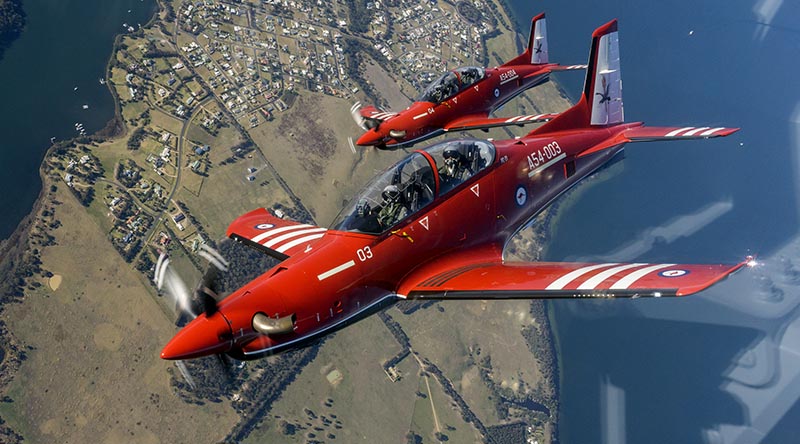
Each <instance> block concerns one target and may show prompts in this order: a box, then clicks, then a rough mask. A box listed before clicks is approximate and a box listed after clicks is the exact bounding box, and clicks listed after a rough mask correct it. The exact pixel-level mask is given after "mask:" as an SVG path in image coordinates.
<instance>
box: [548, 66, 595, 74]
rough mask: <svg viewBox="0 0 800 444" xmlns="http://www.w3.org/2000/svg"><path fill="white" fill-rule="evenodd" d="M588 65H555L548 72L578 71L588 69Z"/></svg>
mask: <svg viewBox="0 0 800 444" xmlns="http://www.w3.org/2000/svg"><path fill="white" fill-rule="evenodd" d="M587 66H588V65H553V66H551V67H549V68H547V69H548V70H550V71H551V72H552V71H576V70H581V69H586V67H587Z"/></svg>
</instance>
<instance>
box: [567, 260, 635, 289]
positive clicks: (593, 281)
mask: <svg viewBox="0 0 800 444" xmlns="http://www.w3.org/2000/svg"><path fill="white" fill-rule="evenodd" d="M642 265H647V264H623V265H619V266H616V267H613V268H609V269H608V270H603V271H602V272H600V273H598V274H596V275H594V276H592V277H591V278H589V279H587V280H586V282H584V283H582V284H581V285H580V286H579V287H578V290H594V289H595V288H596V287H597V286H598V285H600V284H602V283H603V281H605V280H606V279H608V278H610V277H611V276H614V275H615V274H617V273H619V272H620V271H625V270H629V269H631V268H636V267H641V266H642Z"/></svg>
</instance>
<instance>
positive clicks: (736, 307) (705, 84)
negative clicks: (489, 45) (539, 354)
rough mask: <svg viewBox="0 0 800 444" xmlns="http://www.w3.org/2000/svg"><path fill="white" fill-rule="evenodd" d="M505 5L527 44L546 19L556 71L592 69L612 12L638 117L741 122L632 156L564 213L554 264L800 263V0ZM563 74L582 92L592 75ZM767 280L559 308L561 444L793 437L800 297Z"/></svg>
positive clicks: (639, 149)
mask: <svg viewBox="0 0 800 444" xmlns="http://www.w3.org/2000/svg"><path fill="white" fill-rule="evenodd" d="M512 5H513V8H514V9H515V11H516V13H517V16H518V18H519V22H520V23H522V24H523V25H522V28H525V29H524V33H525V34H527V27H528V23H529V20H530V17H532V15H533V14H535V13H537V12H540V11H546V12H547V14H548V16H547V18H548V33H549V49H550V57H551V60H552V61H558V62H561V63H565V64H572V63H578V62H585V60H586V58H587V55H588V45H589V41H590V33H591V31H592V30H593V29H595V28H596V27H597V26H599V25H601V24H603V23H605V22H607V21H608V20H611V19H613V18H618V19H619V20H620V51H621V57H622V73H623V79H624V100H625V114H626V117H627V120H629V121H631V120H643V121H645V122H648V123H650V124H653V125H675V126H696V125H698V126H707V125H708V126H712V127H713V126H740V127H742V128H743V129H742V131H741V132H739V133H737V134H735V135H733V136H731V137H728V138H726V139H717V140H712V141H698V142H676V143H648V144H635V145H629V146H628V148H627V149H626V158H625V160H624V161H623V162H622V163H621V168H615V169H614V171H613V173H612V172H611V171H607V172H605V173H601V174H600V178H601V179H603V180H595V181H594V183H591V184H589V185H587V186H584V187H583V189H581V190H580V194H579V196H578V197H577V198H576V199H575V201H574V202H573V203H572V204H571V205H568V206H566V207H565V208H563V211H562V212H561V215H560V219H559V222H558V226H557V231H556V233H555V234H554V237H553V239H552V240H551V242H550V245H549V246H548V247H549V248H548V250H547V251H548V253H547V257H546V258H545V259H546V260H588V261H642V262H663V261H678V262H689V263H691V262H700V261H704V262H705V261H708V262H731V261H737V260H738V259H740V258H742V257H743V256H744V255H745V254H748V253H751V252H755V253H758V254H759V257H761V258H763V260H764V262H765V264H766V265H765V267H766V268H764V269H763V270H768V269H770V268H769V267H770V266H771V267H772V268H776V267H777V269H778V270H785V269H788V268H791V267H790V265H789V264H791V263H792V261H793V262H800V248H798V244H800V243H799V242H798V240H797V234H798V233H797V231H798V190H800V187H798V180H797V173H798V171H797V170H798V168H797V167H798V157H797V152H798V137H797V136H798V134H800V132H799V131H798V123H797V122H798V121H800V119H798V116H799V115H800V106H798V103H800V76H798V75H797V72H798V69H800V57H798V53H799V52H800V25H798V24H797V20H796V18H797V17H800V4H798V3H797V2H788V1H783V0H761V1H754V0H750V1H745V0H704V1H700V2H686V1H680V0H667V1H661V2H646V3H642V2H637V1H633V0H627V1H623V0H608V1H604V2H594V1H588V0H585V1H570V2H564V1H559V0H543V1H539V2H535V3H534V2H528V1H522V0H512ZM558 79H559V81H560V82H561V83H562V84H563V85H565V86H566V88H567V89H568V91H569V92H570V93H571V94H572V95H573V97H577V94H578V93H579V90H580V88H581V85H582V80H583V76H582V75H574V74H573V75H570V73H563V74H560V75H559V77H558ZM770 264H771V265H770ZM759 270H761V269H759ZM763 273H765V272H764V271H759V272H758V273H756V272H749V271H748V270H745V271H744V272H742V273H739V274H737V275H736V276H734V277H733V278H731V279H729V280H728V281H726V282H725V283H723V284H721V285H720V286H718V287H715V288H714V289H712V290H710V291H708V292H705V293H704V294H703V295H701V296H692V297H691V298H688V299H681V300H647V301H645V300H634V301H557V302H554V303H553V304H552V305H551V309H552V311H553V312H554V313H555V316H554V321H555V322H554V329H555V333H556V336H557V337H558V341H559V355H560V360H561V366H562V367H561V375H562V379H561V395H562V397H561V418H562V422H561V425H560V433H561V442H562V443H565V444H574V443H611V442H631V443H634V442H681V443H696V442H697V443H700V442H719V443H734V442H736V443H748V442H760V441H761V440H762V439H764V440H765V441H769V442H794V441H796V432H797V430H798V429H797V426H796V424H798V420H800V403H798V401H797V400H798V398H800V393H798V390H788V389H780V390H779V389H778V388H779V387H781V384H783V383H785V382H786V378H790V379H791V378H794V377H795V373H796V372H794V371H788V370H787V368H785V367H784V368H782V367H781V363H782V362H783V363H785V362H788V361H786V359H788V358H786V356H785V355H782V354H781V353H782V352H781V351H780V350H781V347H782V349H783V350H791V351H792V353H796V350H798V349H800V344H798V343H800V337H798V335H795V339H792V338H790V335H791V334H792V333H791V332H793V331H797V330H795V329H796V328H798V327H797V326H798V325H800V322H798V319H800V316H798V308H797V307H798V305H799V304H800V302H798V301H796V300H795V299H792V298H796V297H797V295H798V294H800V292H798V291H797V288H796V281H792V280H790V279H788V278H787V277H786V276H787V274H786V272H785V271H782V272H778V273H776V274H774V275H773V276H772V277H769V276H768V277H763V276H760V275H761V274H763ZM753 281H756V282H755V283H754V282H753ZM789 281H792V282H789ZM771 284H776V285H778V286H779V287H780V286H784V288H786V286H788V285H794V287H790V289H792V290H794V291H783V290H777V291H771V290H769V288H770V285H771ZM781 293H782V294H781ZM778 307H780V310H778V309H777V308H778ZM776 344H779V345H780V346H781V347H776ZM790 355H791V353H790ZM748 372H749V373H748ZM794 381H795V382H794V384H792V385H788V386H787V387H792V386H796V385H797V384H796V381H797V379H795V380H794ZM771 390H772V391H771ZM764 436H766V438H763V437H764Z"/></svg>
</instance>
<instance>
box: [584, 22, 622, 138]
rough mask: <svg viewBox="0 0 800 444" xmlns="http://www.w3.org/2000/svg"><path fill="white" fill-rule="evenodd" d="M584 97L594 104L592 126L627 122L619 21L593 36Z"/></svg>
mask: <svg viewBox="0 0 800 444" xmlns="http://www.w3.org/2000/svg"><path fill="white" fill-rule="evenodd" d="M583 94H584V96H585V97H586V99H587V100H588V102H589V103H591V112H592V114H591V124H592V125H613V124H616V123H622V122H623V121H624V120H625V116H624V112H623V107H622V72H621V71H620V65H619V36H618V32H617V21H616V19H615V20H612V21H611V22H609V23H607V24H605V25H603V26H601V27H600V28H597V30H595V31H594V33H593V34H592V53H591V55H590V59H589V69H588V70H587V71H586V85H585V86H584V89H583Z"/></svg>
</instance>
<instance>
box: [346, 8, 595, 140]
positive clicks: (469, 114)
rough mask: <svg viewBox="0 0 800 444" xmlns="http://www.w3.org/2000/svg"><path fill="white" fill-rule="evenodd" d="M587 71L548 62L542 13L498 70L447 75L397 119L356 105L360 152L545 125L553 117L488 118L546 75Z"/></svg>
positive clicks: (465, 69)
mask: <svg viewBox="0 0 800 444" xmlns="http://www.w3.org/2000/svg"><path fill="white" fill-rule="evenodd" d="M584 68H586V65H572V66H560V65H558V64H556V63H549V62H548V57H547V27H546V25H545V18H544V13H542V14H539V15H537V16H536V17H534V18H533V20H532V22H531V35H530V38H529V40H528V47H527V49H526V50H525V52H523V53H522V54H520V55H519V56H517V57H516V58H514V59H513V60H511V61H509V62H507V63H505V64H504V65H502V66H499V67H496V68H492V69H484V68H479V67H477V66H467V67H463V68H458V69H455V70H453V71H448V72H447V73H445V74H443V75H442V76H441V77H439V78H438V79H436V80H434V81H433V82H431V84H430V85H428V87H427V88H426V89H425V91H423V92H422V94H421V95H420V96H419V97H417V99H416V101H415V102H414V103H412V104H411V106H409V107H408V108H406V109H405V110H403V111H400V112H399V113H394V112H386V111H382V110H379V109H377V108H375V107H374V106H368V107H366V108H363V109H361V108H360V107H361V103H360V102H358V103H356V104H355V105H353V107H352V108H350V112H351V113H352V114H353V118H354V119H355V121H356V123H357V124H358V125H359V126H360V127H361V128H363V129H364V131H366V132H365V133H364V134H363V135H362V136H361V137H359V139H358V141H357V142H356V144H357V145H361V146H377V147H379V148H395V147H404V146H411V145H413V144H415V143H417V142H420V141H423V140H426V139H429V138H431V137H435V136H438V135H439V134H441V133H442V132H448V131H462V130H473V129H483V130H486V129H488V128H493V127H498V126H506V125H519V126H522V125H525V124H528V123H537V122H539V123H540V122H546V121H548V120H550V119H552V118H553V117H554V116H555V114H532V115H528V116H515V117H510V118H509V117H503V118H489V114H490V113H492V112H493V111H495V110H496V109H498V108H500V107H501V106H503V105H504V104H505V103H506V102H508V101H509V100H511V99H513V98H514V97H516V96H517V95H518V94H520V93H522V92H523V91H525V90H527V89H529V88H532V87H534V86H536V85H540V84H542V83H544V82H546V81H547V80H548V79H549V77H550V72H552V71H561V70H573V69H584Z"/></svg>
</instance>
